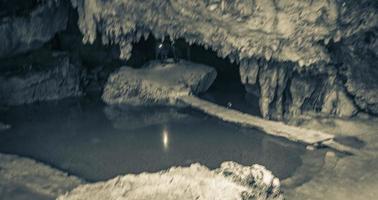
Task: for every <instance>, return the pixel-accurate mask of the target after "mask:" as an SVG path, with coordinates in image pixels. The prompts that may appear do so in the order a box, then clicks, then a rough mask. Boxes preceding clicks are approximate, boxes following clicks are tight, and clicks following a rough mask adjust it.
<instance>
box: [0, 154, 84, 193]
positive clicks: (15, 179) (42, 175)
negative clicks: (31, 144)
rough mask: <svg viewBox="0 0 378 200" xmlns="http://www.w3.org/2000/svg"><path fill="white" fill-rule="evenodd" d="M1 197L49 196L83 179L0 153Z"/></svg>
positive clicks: (31, 161) (79, 182) (65, 189)
mask: <svg viewBox="0 0 378 200" xmlns="http://www.w3.org/2000/svg"><path fill="white" fill-rule="evenodd" d="M0 169H1V170H0V198H1V199H25V197H26V199H53V198H56V197H57V196H59V195H62V194H64V193H65V192H67V191H69V190H72V189H73V188H75V187H77V186H78V185H80V184H83V183H84V181H83V180H81V179H79V178H77V177H75V176H70V175H68V174H66V173H64V172H62V171H59V170H57V169H54V168H52V167H49V166H47V165H44V164H42V163H39V162H36V161H34V160H31V159H28V158H23V157H19V156H15V155H7V154H2V153H0Z"/></svg>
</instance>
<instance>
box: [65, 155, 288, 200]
mask: <svg viewBox="0 0 378 200" xmlns="http://www.w3.org/2000/svg"><path fill="white" fill-rule="evenodd" d="M79 199H80V200H89V199H90V200H103V199H129V200H144V199H145V200H147V199H148V200H160V199H166V200H171V199H172V200H176V199H182V200H192V199H204V200H210V199H222V200H253V199H256V200H265V199H266V200H273V199H277V200H278V199H280V200H282V199H283V196H282V194H281V191H280V181H279V180H278V178H276V177H274V176H273V175H272V173H271V172H270V171H268V170H266V169H265V168H264V167H262V166H260V165H252V166H242V165H239V164H237V163H234V162H224V163H222V165H221V167H220V168H218V169H215V170H209V169H208V168H206V167H205V166H202V165H200V164H192V165H191V166H190V167H172V168H170V169H168V170H167V171H161V172H157V173H142V174H138V175H132V174H131V175H126V176H119V177H116V178H114V179H112V180H109V181H106V182H99V183H94V184H88V185H81V186H79V187H77V188H76V189H74V190H73V191H71V192H69V193H67V194H65V195H62V196H60V197H58V200H79Z"/></svg>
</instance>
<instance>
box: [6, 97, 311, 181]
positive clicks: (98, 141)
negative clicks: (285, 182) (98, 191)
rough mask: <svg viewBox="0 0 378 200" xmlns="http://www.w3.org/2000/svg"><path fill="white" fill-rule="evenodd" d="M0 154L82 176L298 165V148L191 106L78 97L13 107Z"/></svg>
mask: <svg viewBox="0 0 378 200" xmlns="http://www.w3.org/2000/svg"><path fill="white" fill-rule="evenodd" d="M0 121H3V122H5V123H7V124H11V125H12V128H11V129H9V130H7V131H4V132H1V133H0V152H2V153H10V154H17V155H21V156H26V157H31V158H34V159H36V160H38V161H41V162H44V163H47V164H49V165H52V166H53V167H56V168H58V169H61V170H63V171H66V172H68V173H70V174H74V175H76V176H79V177H81V178H84V179H86V180H88V181H99V180H106V179H109V178H112V177H114V176H116V175H120V174H127V173H140V172H144V171H148V172H155V171H159V170H163V169H167V168H169V167H171V166H173V165H176V166H177V165H183V166H185V165H189V164H191V163H194V162H200V163H202V164H204V165H206V166H208V167H209V168H216V167H218V166H219V165H220V163H222V162H223V161H229V160H232V161H236V162H239V163H241V164H244V165H251V164H254V163H257V164H261V165H264V166H266V167H267V168H268V169H270V170H271V171H273V173H274V174H275V175H277V176H278V177H279V178H285V177H288V176H290V174H292V173H293V172H294V171H295V169H296V168H297V167H298V166H300V165H301V159H300V155H302V154H303V153H304V151H305V150H304V147H303V146H301V145H298V144H294V143H291V142H288V141H286V140H283V139H279V138H274V137H271V136H268V135H265V134H263V133H262V132H261V131H259V130H255V129H247V128H240V127H237V126H235V125H232V124H227V123H223V122H221V121H219V120H217V119H214V118H211V117H208V116H206V115H204V114H201V113H198V112H196V111H193V110H189V109H183V110H177V109H174V108H168V107H139V108H136V107H124V108H122V109H119V108H112V107H107V106H105V105H104V104H103V103H101V102H100V101H99V100H96V99H90V98H76V99H67V100H61V101H52V102H47V103H37V104H32V105H26V106H18V107H12V108H9V109H7V110H3V111H1V113H0Z"/></svg>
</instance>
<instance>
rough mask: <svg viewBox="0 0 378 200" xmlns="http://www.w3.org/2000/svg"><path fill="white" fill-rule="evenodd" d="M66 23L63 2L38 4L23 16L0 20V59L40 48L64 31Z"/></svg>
mask: <svg viewBox="0 0 378 200" xmlns="http://www.w3.org/2000/svg"><path fill="white" fill-rule="evenodd" d="M51 2H53V1H51ZM1 5H2V4H1ZM58 5H59V6H58ZM16 6H17V3H16V5H12V6H10V7H16ZM18 6H20V5H18ZM0 17H1V16H0ZM67 21H68V5H67V3H64V2H60V3H59V4H57V5H55V4H54V3H53V4H51V3H46V4H40V5H38V6H37V7H36V8H34V10H32V11H31V13H28V14H27V15H25V16H16V17H15V16H7V17H4V18H0V58H3V57H8V56H12V55H16V54H19V53H23V52H27V51H29V50H32V49H36V48H39V47H41V46H42V45H43V44H45V43H46V42H47V41H49V40H50V39H52V38H53V37H54V35H55V34H56V33H57V32H59V31H62V30H64V29H65V28H66V25H67Z"/></svg>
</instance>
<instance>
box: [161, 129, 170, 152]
mask: <svg viewBox="0 0 378 200" xmlns="http://www.w3.org/2000/svg"><path fill="white" fill-rule="evenodd" d="M162 142H163V147H164V150H165V151H168V149H169V132H168V129H167V128H166V127H164V128H163V133H162Z"/></svg>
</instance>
